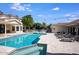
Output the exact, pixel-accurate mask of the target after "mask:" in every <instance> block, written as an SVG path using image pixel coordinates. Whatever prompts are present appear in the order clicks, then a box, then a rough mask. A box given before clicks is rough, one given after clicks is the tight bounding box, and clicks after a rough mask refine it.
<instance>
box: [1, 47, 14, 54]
mask: <svg viewBox="0 0 79 59" xmlns="http://www.w3.org/2000/svg"><path fill="white" fill-rule="evenodd" d="M13 50H15V48H12V47H6V46H0V55H8V53H10V52H12V51H13Z"/></svg>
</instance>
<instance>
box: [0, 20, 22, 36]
mask: <svg viewBox="0 0 79 59" xmlns="http://www.w3.org/2000/svg"><path fill="white" fill-rule="evenodd" d="M22 32H23V25H22V23H20V22H19V21H17V20H9V21H1V20H0V36H3V35H4V34H5V35H6V34H8V33H22Z"/></svg>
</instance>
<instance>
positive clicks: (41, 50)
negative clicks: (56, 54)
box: [8, 44, 47, 55]
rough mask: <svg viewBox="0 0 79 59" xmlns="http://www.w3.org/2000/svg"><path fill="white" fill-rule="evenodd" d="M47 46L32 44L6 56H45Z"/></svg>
mask: <svg viewBox="0 0 79 59" xmlns="http://www.w3.org/2000/svg"><path fill="white" fill-rule="evenodd" d="M46 52H47V44H33V45H32V46H28V47H23V48H19V49H16V50H14V51H12V52H10V53H9V54H8V55H46Z"/></svg>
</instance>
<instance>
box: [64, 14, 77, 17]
mask: <svg viewBox="0 0 79 59" xmlns="http://www.w3.org/2000/svg"><path fill="white" fill-rule="evenodd" d="M64 16H65V17H75V16H77V15H75V14H65V15H64Z"/></svg>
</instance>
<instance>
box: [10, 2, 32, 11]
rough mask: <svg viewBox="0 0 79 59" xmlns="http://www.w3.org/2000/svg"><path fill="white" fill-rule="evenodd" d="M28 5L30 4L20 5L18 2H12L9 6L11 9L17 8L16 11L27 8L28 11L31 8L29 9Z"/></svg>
mask: <svg viewBox="0 0 79 59" xmlns="http://www.w3.org/2000/svg"><path fill="white" fill-rule="evenodd" d="M30 6H31V4H24V5H21V4H20V3H14V4H13V5H12V6H11V9H14V10H17V11H25V10H27V11H28V12H31V11H32V9H30Z"/></svg>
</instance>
